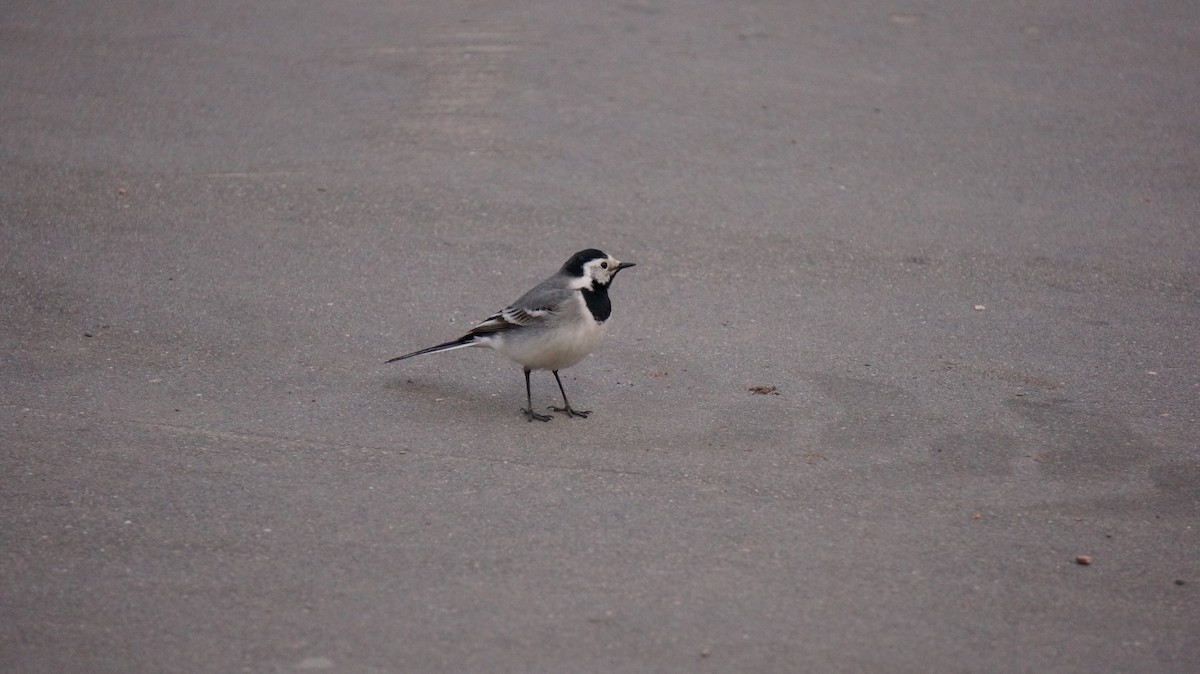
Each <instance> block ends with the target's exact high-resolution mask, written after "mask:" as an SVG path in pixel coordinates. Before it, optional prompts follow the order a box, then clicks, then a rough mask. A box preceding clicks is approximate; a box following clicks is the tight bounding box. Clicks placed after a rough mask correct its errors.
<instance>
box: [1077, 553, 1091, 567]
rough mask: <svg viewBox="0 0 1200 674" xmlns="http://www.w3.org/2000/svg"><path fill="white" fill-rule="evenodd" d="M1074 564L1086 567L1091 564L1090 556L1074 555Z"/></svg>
mask: <svg viewBox="0 0 1200 674" xmlns="http://www.w3.org/2000/svg"><path fill="white" fill-rule="evenodd" d="M1075 563H1076V564H1078V565H1080V566H1087V565H1089V564H1091V563H1092V558H1091V556H1090V555H1076V556H1075Z"/></svg>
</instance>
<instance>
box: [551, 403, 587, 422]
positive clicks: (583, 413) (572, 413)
mask: <svg viewBox="0 0 1200 674" xmlns="http://www.w3.org/2000/svg"><path fill="white" fill-rule="evenodd" d="M547 409H552V410H554V411H555V412H566V413H567V416H568V417H579V418H580V419H586V418H588V415H589V414H591V413H592V411H591V410H574V409H571V406H570V405H567V406H566V407H550V408H547Z"/></svg>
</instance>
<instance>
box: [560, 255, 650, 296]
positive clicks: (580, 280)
mask: <svg viewBox="0 0 1200 674" xmlns="http://www.w3.org/2000/svg"><path fill="white" fill-rule="evenodd" d="M632 266H633V263H632V262H621V261H619V260H617V258H615V257H612V256H611V255H608V254H607V253H604V252H603V251H599V250H596V249H595V248H588V249H587V250H581V251H579V252H578V253H575V254H574V255H572V256H571V259H570V260H567V263H566V264H564V265H563V267H562V273H563V274H566V275H567V276H568V277H569V278H570V279H571V286H572V287H575V288H595V287H597V286H607V285H608V284H610V283H612V280H613V277H614V276H616V275H617V272H619V271H621V270H622V269H624V268H626V267H632Z"/></svg>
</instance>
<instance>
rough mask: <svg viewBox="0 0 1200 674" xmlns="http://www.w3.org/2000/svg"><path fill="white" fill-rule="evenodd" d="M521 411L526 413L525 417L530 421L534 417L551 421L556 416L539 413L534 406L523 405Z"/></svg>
mask: <svg viewBox="0 0 1200 674" xmlns="http://www.w3.org/2000/svg"><path fill="white" fill-rule="evenodd" d="M521 412H523V413H524V414H525V418H526V419H528V420H529V421H533V420H534V419H537V420H538V421H550V420H551V419H553V418H554V417H552V416H550V415H549V414H538V413H537V412H534V411H533V408H532V407H531V408H529V409H525V408H524V407H522V408H521Z"/></svg>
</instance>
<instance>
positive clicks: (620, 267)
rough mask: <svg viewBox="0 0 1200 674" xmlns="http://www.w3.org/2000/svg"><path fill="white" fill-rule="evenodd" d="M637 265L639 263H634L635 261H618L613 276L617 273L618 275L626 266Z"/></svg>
mask: <svg viewBox="0 0 1200 674" xmlns="http://www.w3.org/2000/svg"><path fill="white" fill-rule="evenodd" d="M636 266H637V265H635V264H634V263H632V262H618V263H617V266H616V267H615V268H614V269H613V273H612V275H613V276H616V275H617V272H619V271H621V270H622V269H624V268H626V267H636Z"/></svg>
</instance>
